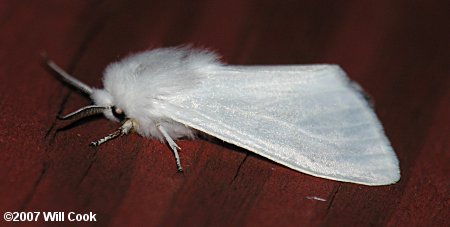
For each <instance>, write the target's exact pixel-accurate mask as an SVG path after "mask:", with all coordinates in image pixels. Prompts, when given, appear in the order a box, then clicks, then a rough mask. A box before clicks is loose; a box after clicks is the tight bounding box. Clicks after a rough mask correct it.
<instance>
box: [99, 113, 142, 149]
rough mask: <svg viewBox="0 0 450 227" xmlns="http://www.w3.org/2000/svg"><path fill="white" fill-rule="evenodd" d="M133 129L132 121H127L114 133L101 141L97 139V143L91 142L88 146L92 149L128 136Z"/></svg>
mask: <svg viewBox="0 0 450 227" xmlns="http://www.w3.org/2000/svg"><path fill="white" fill-rule="evenodd" d="M133 128H134V125H133V121H132V120H129V119H128V120H126V121H125V122H124V123H123V124H122V126H121V127H120V128H119V129H117V130H116V131H115V132H113V133H111V134H109V135H107V136H105V137H104V138H102V139H99V140H98V141H95V142H92V143H91V144H90V145H91V146H94V147H97V146H100V145H101V144H103V143H106V142H108V141H110V140H112V139H115V138H117V137H119V136H122V135H126V134H128V133H129V132H130V131H131V130H132V129H133Z"/></svg>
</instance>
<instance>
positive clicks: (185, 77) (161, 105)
mask: <svg viewBox="0 0 450 227" xmlns="http://www.w3.org/2000/svg"><path fill="white" fill-rule="evenodd" d="M47 63H48V66H49V67H50V68H52V69H53V70H55V71H56V72H58V73H59V74H60V75H61V76H62V78H63V79H64V80H66V81H67V82H68V83H70V84H71V85H73V86H75V87H76V88H78V89H79V90H81V91H83V92H85V93H87V94H88V95H90V97H91V98H92V100H93V102H94V103H95V105H92V106H87V107H84V108H81V109H80V110H77V111H75V112H73V113H71V114H68V115H66V116H64V117H61V118H62V119H79V118H81V117H85V116H88V115H93V114H98V113H103V114H104V115H105V116H106V118H108V119H110V120H113V121H116V122H121V123H122V126H121V127H120V128H119V129H118V130H117V131H116V132H114V133H112V134H110V135H108V136H106V137H105V138H103V139H100V140H98V141H97V142H93V143H91V145H94V146H98V145H100V144H102V143H104V142H106V141H108V140H110V139H113V138H115V137H118V136H121V135H124V134H127V133H129V132H137V133H138V134H140V135H141V136H144V137H149V138H157V139H159V140H160V141H161V142H167V144H168V145H169V146H170V147H171V149H172V151H173V153H174V155H175V159H176V164H177V167H178V170H180V171H181V170H182V168H181V164H180V158H179V155H178V151H177V149H180V148H179V147H178V145H177V144H176V143H175V141H174V140H177V139H180V138H190V139H193V138H195V136H196V135H195V134H196V133H195V132H196V131H201V132H204V133H206V134H209V135H212V136H214V137H216V138H219V139H221V140H224V141H226V142H228V143H231V144H234V145H237V146H239V147H242V148H245V149H247V150H249V151H252V152H254V153H256V154H259V155H261V156H264V157H266V158H268V159H270V160H273V161H275V162H277V163H280V164H282V165H284V166H287V167H289V168H292V169H294V170H297V171H300V172H302V173H307V174H310V175H313V176H317V177H323V178H327V179H333V180H338V181H344V182H353V183H358V184H365V185H387V184H392V183H395V182H397V181H398V180H399V179H400V170H399V164H398V160H397V157H396V156H395V153H394V151H393V149H392V147H391V146H390V143H389V141H388V139H387V138H386V136H385V135H384V133H383V128H382V126H381V124H380V122H379V121H378V119H377V117H376V115H375V113H374V112H373V110H372V109H371V108H370V106H369V105H368V103H367V101H366V100H365V98H364V95H363V94H362V92H361V89H360V88H358V87H357V86H355V84H354V83H353V82H351V81H350V80H349V79H348V78H347V76H346V75H345V73H344V72H343V71H342V69H341V68H340V67H339V66H337V65H325V64H323V65H292V66H231V65H225V64H222V63H220V62H219V61H218V57H217V55H216V54H214V53H212V52H209V51H205V50H198V49H189V48H161V49H155V50H151V51H145V52H142V53H138V54H135V55H131V56H129V57H127V58H125V59H123V60H121V61H119V62H115V63H112V64H110V65H109V66H108V67H107V68H106V70H105V72H104V78H103V85H104V88H103V89H94V88H91V87H89V86H87V85H85V84H84V83H82V82H80V81H78V80H77V79H75V78H73V77H72V76H70V75H68V74H67V73H66V72H64V71H63V70H62V69H61V68H59V67H58V66H57V65H56V64H55V63H54V62H52V61H50V60H49V61H48V62H47Z"/></svg>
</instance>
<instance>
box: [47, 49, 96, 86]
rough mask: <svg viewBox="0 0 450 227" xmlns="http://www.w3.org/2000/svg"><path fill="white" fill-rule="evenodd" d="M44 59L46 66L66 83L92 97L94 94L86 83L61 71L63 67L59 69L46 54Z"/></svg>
mask: <svg viewBox="0 0 450 227" xmlns="http://www.w3.org/2000/svg"><path fill="white" fill-rule="evenodd" d="M42 57H43V58H44V61H45V64H46V65H47V66H48V67H49V68H51V69H52V70H53V71H55V72H56V73H58V75H60V76H61V78H62V79H63V80H64V81H66V82H67V83H69V84H70V85H72V86H74V87H75V88H77V89H78V90H80V91H82V92H84V93H86V94H88V95H91V94H92V88H91V87H89V86H88V85H86V84H85V83H83V82H81V81H79V80H77V79H75V78H74V77H73V76H71V75H69V74H68V73H67V72H66V71H64V70H63V69H61V67H59V66H58V65H57V64H56V63H55V62H53V61H52V60H50V59H49V58H48V57H47V56H46V55H45V53H44V54H42Z"/></svg>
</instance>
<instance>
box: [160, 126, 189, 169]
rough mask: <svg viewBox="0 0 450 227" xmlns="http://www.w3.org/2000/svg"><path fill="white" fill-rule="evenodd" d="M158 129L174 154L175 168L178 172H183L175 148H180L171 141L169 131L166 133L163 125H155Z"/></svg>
mask: <svg viewBox="0 0 450 227" xmlns="http://www.w3.org/2000/svg"><path fill="white" fill-rule="evenodd" d="M156 127H157V128H158V130H159V132H160V133H161V134H162V135H163V136H164V139H165V140H166V142H167V144H169V146H170V148H171V149H172V151H173V155H174V156H175V162H176V163H177V170H178V171H179V172H183V168H182V167H181V162H180V156H179V155H178V151H177V148H178V149H180V150H181V148H180V147H179V146H178V145H177V144H176V143H175V141H173V139H172V138H171V137H170V136H169V133H167V131H166V129H164V127H163V126H161V125H160V124H158V125H157V126H156Z"/></svg>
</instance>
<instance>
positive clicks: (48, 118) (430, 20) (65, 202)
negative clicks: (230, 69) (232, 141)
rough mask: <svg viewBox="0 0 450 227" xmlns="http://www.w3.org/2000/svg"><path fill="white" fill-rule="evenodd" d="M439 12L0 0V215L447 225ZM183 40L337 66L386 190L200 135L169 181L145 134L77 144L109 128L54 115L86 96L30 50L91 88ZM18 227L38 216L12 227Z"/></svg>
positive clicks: (428, 6) (240, 55)
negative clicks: (393, 160) (359, 105)
mask: <svg viewBox="0 0 450 227" xmlns="http://www.w3.org/2000/svg"><path fill="white" fill-rule="evenodd" d="M449 9H450V4H448V1H409V0H403V1H390V0H380V1H373V2H369V1H364V2H363V1H356V0H354V1H287V0H286V1H262V0H258V1H256V0H255V1H243V0H234V1H230V0H228V1H225V0H224V1H187V0H182V1H181V0H180V1H174V0H173V1H160V2H154V1H144V0H143V1H128V0H115V1H106V0H92V1H60V0H53V1H15V0H8V1H6V0H5V1H2V3H1V4H0V31H1V36H0V78H1V81H0V82H1V83H0V106H1V108H0V153H1V154H0V168H1V169H0V204H1V205H0V212H1V213H2V214H3V213H4V212H5V211H41V212H42V211H75V212H89V211H92V212H95V213H97V219H98V222H97V223H78V224H83V225H98V226H102V225H106V224H109V225H115V226H122V225H124V224H127V225H129V224H134V225H141V226H142V225H145V226H181V225H183V226H236V225H239V226H275V225H281V226H303V225H323V224H325V225H332V226H337V225H344V226H349V225H353V226H355V225H363V226H367V225H372V226H373V225H388V226H397V225H404V226H406V225H411V224H412V225H421V226H445V225H449V221H448V220H449V218H450V217H449V214H450V208H449V205H450V204H449V203H450V200H449V198H450V180H449V179H450V166H449V161H450V154H449V135H450V130H449V125H450V120H449V116H450V108H449V104H450V92H449V90H450V89H449V88H450V86H449V85H450V84H449V76H450V75H449V72H450V67H449V60H450V51H449V50H450V46H449V43H450V42H449V40H450V33H449V30H450V27H449V22H450V18H449V12H448V10H449ZM186 43H193V44H195V45H196V46H204V47H208V48H210V49H213V50H216V51H217V52H219V53H220V54H221V55H223V58H224V60H225V61H226V62H229V63H232V64H244V65H249V64H310V63H337V64H339V65H341V66H342V67H343V68H344V69H345V70H346V71H347V73H348V74H349V76H350V77H351V78H352V79H354V80H356V81H358V82H359V83H361V84H362V85H363V87H364V88H366V90H367V91H368V92H369V93H370V94H371V95H372V96H373V97H374V99H375V103H376V112H377V114H378V116H379V118H380V120H381V122H382V123H383V125H384V127H385V130H386V134H387V136H388V137H389V138H390V140H391V142H392V145H393V147H394V149H395V151H396V153H397V156H398V158H399V160H400V166H401V174H402V178H401V181H400V182H399V183H397V184H394V185H391V186H382V187H368V186H361V185H356V184H350V183H340V182H336V181H331V180H325V179H320V178H316V177H312V176H309V175H305V174H301V173H298V172H295V171H293V170H290V169H288V168H285V167H283V166H280V165H278V164H275V163H273V162H271V161H269V160H266V159H264V158H261V157H259V156H256V155H254V154H251V153H247V152H246V151H244V150H240V149H237V148H234V147H228V146H222V145H220V144H216V143H211V142H207V141H202V140H196V141H181V142H179V145H180V146H181V147H182V149H183V150H182V151H181V154H180V155H181V159H182V162H183V164H184V168H185V173H184V175H182V174H178V173H176V171H175V165H174V161H173V156H172V153H171V152H170V150H169V149H168V148H167V147H166V146H165V145H164V144H161V143H159V142H158V141H155V140H148V139H144V138H142V137H139V136H137V135H131V136H128V137H125V138H121V139H117V140H115V141H112V142H110V143H108V144H105V145H103V146H102V147H100V148H99V149H92V148H91V147H88V146H87V145H88V143H89V142H90V141H92V140H94V139H97V138H100V137H102V136H104V135H106V134H107V133H109V132H111V131H113V130H114V129H116V128H117V127H118V125H117V124H115V123H112V122H108V121H107V120H105V119H103V118H99V119H97V120H93V121H86V122H83V124H79V125H75V127H69V128H64V127H65V126H66V125H67V123H65V122H60V121H58V120H56V118H55V116H56V115H57V114H58V113H68V112H70V111H72V110H75V109H77V108H78V107H81V106H84V105H87V104H89V100H88V99H86V98H85V97H83V96H81V95H79V94H78V93H77V92H74V91H73V90H71V89H70V88H68V87H67V86H65V85H64V84H62V83H61V82H60V81H58V80H56V79H55V78H54V77H53V76H52V74H51V73H49V72H48V71H47V70H45V69H44V68H43V67H42V65H40V61H41V58H40V53H41V52H43V51H45V52H46V53H47V54H48V55H49V56H51V57H52V58H53V59H54V60H55V61H56V62H57V63H58V64H60V65H61V66H62V67H63V68H65V69H67V70H68V71H69V72H70V73H72V74H74V75H75V76H76V77H77V78H80V79H81V80H83V81H84V82H86V83H88V84H90V85H95V86H101V74H102V70H103V69H104V68H105V66H106V65H107V64H108V63H109V62H112V61H115V60H117V59H119V58H120V57H122V56H125V55H127V54H129V53H132V52H136V51H141V50H146V49H148V48H152V47H160V46H173V45H180V44H186ZM308 196H317V197H321V198H324V199H326V201H317V200H312V199H308ZM7 224H8V223H7V222H5V221H3V220H0V225H7ZM9 224H11V223H9ZM16 224H17V223H16ZM31 224H41V225H46V224H48V223H44V222H39V223H20V225H31ZM72 224H73V223H72Z"/></svg>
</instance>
